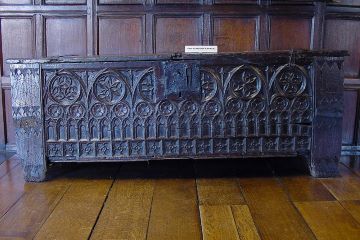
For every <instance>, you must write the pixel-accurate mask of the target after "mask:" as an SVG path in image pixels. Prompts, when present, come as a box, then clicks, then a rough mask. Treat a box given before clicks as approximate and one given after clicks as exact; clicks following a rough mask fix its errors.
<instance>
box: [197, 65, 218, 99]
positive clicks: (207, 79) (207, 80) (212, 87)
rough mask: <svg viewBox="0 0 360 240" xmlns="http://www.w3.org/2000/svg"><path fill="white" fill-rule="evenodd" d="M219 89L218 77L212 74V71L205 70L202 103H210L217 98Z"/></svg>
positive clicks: (202, 81) (202, 82)
mask: <svg viewBox="0 0 360 240" xmlns="http://www.w3.org/2000/svg"><path fill="white" fill-rule="evenodd" d="M217 89H218V86H217V81H216V75H215V74H214V73H213V72H211V70H206V69H203V70H202V74H201V95H202V101H209V100H210V99H212V98H213V97H214V96H215V94H216V92H217Z"/></svg>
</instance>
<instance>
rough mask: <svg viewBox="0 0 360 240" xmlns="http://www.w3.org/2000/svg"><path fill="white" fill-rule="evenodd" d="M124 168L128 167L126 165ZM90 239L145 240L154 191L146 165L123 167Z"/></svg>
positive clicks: (129, 164) (135, 164)
mask: <svg viewBox="0 0 360 240" xmlns="http://www.w3.org/2000/svg"><path fill="white" fill-rule="evenodd" d="M124 165H125V166H124ZM124 165H123V166H122V168H121V169H120V173H119V174H118V176H117V179H116V181H115V183H114V185H113V187H112V188H111V191H110V193H109V197H108V199H107V201H106V203H105V206H104V209H103V210H102V212H101V215H100V217H99V220H98V222H97V224H96V226H95V228H94V231H93V234H92V235H91V238H90V239H92V240H93V239H99V240H101V239H113V240H115V239H129V240H142V239H146V232H147V227H148V223H149V217H150V209H151V203H152V197H153V191H154V180H153V179H146V178H145V179H142V178H138V177H136V176H139V175H140V176H146V167H145V164H144V163H128V164H124Z"/></svg>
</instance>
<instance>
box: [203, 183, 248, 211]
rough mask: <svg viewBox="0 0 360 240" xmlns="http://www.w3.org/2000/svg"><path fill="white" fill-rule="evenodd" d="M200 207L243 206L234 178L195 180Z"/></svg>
mask: <svg viewBox="0 0 360 240" xmlns="http://www.w3.org/2000/svg"><path fill="white" fill-rule="evenodd" d="M196 185H197V191H198V197H199V204H200V205H237V204H244V203H245V201H244V197H243V196H242V193H241V191H240V189H239V186H238V184H237V181H236V178H214V179H211V178H200V179H197V180H196Z"/></svg>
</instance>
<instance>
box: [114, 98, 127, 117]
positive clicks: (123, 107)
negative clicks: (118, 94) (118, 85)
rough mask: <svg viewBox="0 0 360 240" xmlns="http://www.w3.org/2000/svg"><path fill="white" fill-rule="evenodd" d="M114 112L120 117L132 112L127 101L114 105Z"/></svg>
mask: <svg viewBox="0 0 360 240" xmlns="http://www.w3.org/2000/svg"><path fill="white" fill-rule="evenodd" d="M113 112H114V114H115V115H116V116H117V117H119V118H126V117H127V116H128V115H129V113H130V107H129V105H128V104H127V103H126V102H119V103H118V104H116V105H115V106H114V108H113Z"/></svg>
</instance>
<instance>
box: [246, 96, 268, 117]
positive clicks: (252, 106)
mask: <svg viewBox="0 0 360 240" xmlns="http://www.w3.org/2000/svg"><path fill="white" fill-rule="evenodd" d="M265 106H266V104H265V101H264V99H262V98H260V97H256V98H254V99H252V100H251V101H250V102H249V106H248V107H249V109H248V110H249V111H252V112H254V113H260V112H262V111H263V110H264V109H265Z"/></svg>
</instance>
